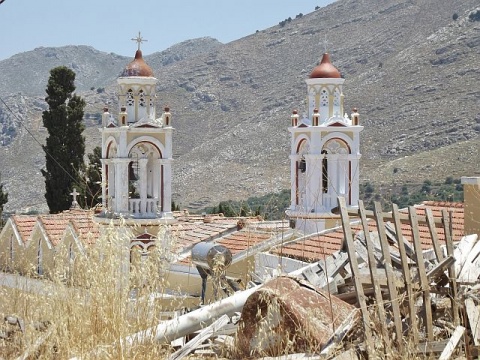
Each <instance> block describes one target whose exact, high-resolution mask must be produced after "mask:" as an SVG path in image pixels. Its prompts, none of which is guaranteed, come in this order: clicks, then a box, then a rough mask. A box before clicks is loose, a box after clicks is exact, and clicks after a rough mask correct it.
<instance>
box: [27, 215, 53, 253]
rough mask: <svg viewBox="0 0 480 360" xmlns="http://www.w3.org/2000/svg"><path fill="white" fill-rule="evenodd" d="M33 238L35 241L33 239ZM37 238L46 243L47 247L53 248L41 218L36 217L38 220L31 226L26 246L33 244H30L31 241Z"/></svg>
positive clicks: (36, 240)
mask: <svg viewBox="0 0 480 360" xmlns="http://www.w3.org/2000/svg"><path fill="white" fill-rule="evenodd" d="M33 240H35V241H33ZM38 240H40V241H43V242H45V243H46V244H47V247H48V248H49V249H53V247H54V246H53V243H52V241H51V239H50V238H49V237H48V234H47V231H46V230H45V227H44V224H43V223H42V221H41V218H40V217H39V218H38V221H37V222H36V223H35V226H34V227H33V230H32V234H31V235H30V239H29V243H28V246H33V245H31V244H32V243H35V244H36V243H37V242H38Z"/></svg>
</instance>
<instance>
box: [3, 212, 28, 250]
mask: <svg viewBox="0 0 480 360" xmlns="http://www.w3.org/2000/svg"><path fill="white" fill-rule="evenodd" d="M8 234H13V235H14V236H15V241H16V243H17V245H18V246H20V247H24V246H25V244H24V242H23V239H22V236H21V235H20V232H19V231H18V228H17V226H16V224H15V221H13V219H12V217H10V218H8V220H7V222H6V223H5V225H4V226H3V229H2V231H0V244H1V243H2V242H4V241H9V239H10V237H9V236H8Z"/></svg>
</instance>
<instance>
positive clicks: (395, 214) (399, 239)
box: [392, 204, 418, 344]
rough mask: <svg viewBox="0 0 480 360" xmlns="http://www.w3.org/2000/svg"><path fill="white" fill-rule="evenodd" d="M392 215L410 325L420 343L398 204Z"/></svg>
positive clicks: (416, 340) (415, 338) (415, 339)
mask: <svg viewBox="0 0 480 360" xmlns="http://www.w3.org/2000/svg"><path fill="white" fill-rule="evenodd" d="M392 207H393V208H392V215H393V222H394V224H395V233H396V234H395V235H396V238H397V242H398V249H399V251H400V258H401V259H402V273H403V279H404V281H405V291H406V293H407V299H408V314H409V319H408V322H409V325H410V329H411V331H412V336H413V342H414V343H415V344H418V328H417V313H416V311H415V299H414V297H413V289H412V276H411V274H410V268H409V266H408V259H409V258H408V256H407V251H406V247H405V240H404V239H403V234H402V224H401V223H400V218H399V216H398V214H399V211H398V206H397V204H392Z"/></svg>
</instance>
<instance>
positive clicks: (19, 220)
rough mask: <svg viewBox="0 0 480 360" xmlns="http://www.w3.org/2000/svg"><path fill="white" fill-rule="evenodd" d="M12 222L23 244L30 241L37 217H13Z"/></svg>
mask: <svg viewBox="0 0 480 360" xmlns="http://www.w3.org/2000/svg"><path fill="white" fill-rule="evenodd" d="M12 221H13V223H14V224H15V227H16V228H17V231H18V233H19V234H20V237H21V239H22V241H23V243H24V244H25V243H26V242H27V241H28V240H29V239H30V235H31V234H32V230H33V228H34V226H35V224H36V222H37V217H36V216H29V215H13V216H12Z"/></svg>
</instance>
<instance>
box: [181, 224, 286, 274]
mask: <svg viewBox="0 0 480 360" xmlns="http://www.w3.org/2000/svg"><path fill="white" fill-rule="evenodd" d="M235 224H236V222H235ZM210 225H211V224H210ZM289 229H290V228H289V226H288V222H285V221H270V222H269V221H266V222H263V221H258V220H256V221H253V220H252V219H250V222H249V221H247V224H246V226H245V227H244V228H242V229H237V226H236V225H235V227H234V228H232V229H231V231H230V232H228V233H227V234H224V235H223V236H221V237H219V238H218V239H215V240H213V241H212V242H214V243H215V244H219V245H223V246H225V247H226V248H228V249H229V250H230V251H231V252H232V255H233V256H235V255H236V254H238V253H240V252H242V251H246V250H248V249H250V248H251V247H253V246H255V245H258V244H260V243H262V242H264V241H267V240H269V239H271V238H272V237H273V236H275V235H276V234H279V233H281V232H284V231H286V230H289ZM198 242H200V241H197V242H195V243H198ZM192 245H194V244H192ZM177 263H178V264H182V265H191V258H190V254H187V256H184V257H182V258H181V259H180V260H178V261H177Z"/></svg>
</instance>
